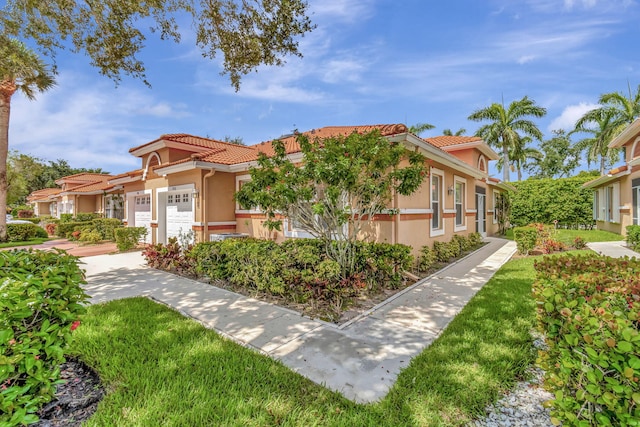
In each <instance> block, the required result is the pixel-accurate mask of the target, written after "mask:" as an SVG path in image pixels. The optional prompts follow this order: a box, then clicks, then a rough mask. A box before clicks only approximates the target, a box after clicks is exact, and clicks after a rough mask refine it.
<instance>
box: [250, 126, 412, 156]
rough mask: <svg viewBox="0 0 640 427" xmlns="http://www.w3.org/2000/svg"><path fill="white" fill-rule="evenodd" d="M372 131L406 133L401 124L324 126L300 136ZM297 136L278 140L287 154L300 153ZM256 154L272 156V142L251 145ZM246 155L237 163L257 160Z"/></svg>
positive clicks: (394, 133)
mask: <svg viewBox="0 0 640 427" xmlns="http://www.w3.org/2000/svg"><path fill="white" fill-rule="evenodd" d="M374 130H379V131H380V134H381V135H383V136H391V135H397V134H401V133H405V132H408V128H407V127H406V126H405V125H403V124H386V125H385V124H381V125H364V126H326V127H323V128H319V129H311V130H310V131H306V132H303V133H302V134H303V135H305V136H307V137H308V138H309V139H311V140H314V139H316V138H318V139H323V138H331V137H336V136H347V135H350V134H352V133H354V132H357V133H368V132H372V131H374ZM297 138H298V135H297V134H292V135H286V136H283V137H281V138H278V139H279V140H280V141H282V142H283V143H284V147H285V151H286V153H287V154H291V153H297V152H299V151H300V144H298V140H297ZM252 147H255V149H256V150H257V152H261V153H264V154H266V155H267V156H273V155H274V154H275V151H274V149H273V141H266V142H261V143H260V144H256V145H253V146H252ZM257 152H256V153H254V154H253V155H248V156H247V157H245V158H243V159H242V160H241V161H240V162H238V163H244V162H250V161H254V160H256V159H257V158H258V153H257Z"/></svg>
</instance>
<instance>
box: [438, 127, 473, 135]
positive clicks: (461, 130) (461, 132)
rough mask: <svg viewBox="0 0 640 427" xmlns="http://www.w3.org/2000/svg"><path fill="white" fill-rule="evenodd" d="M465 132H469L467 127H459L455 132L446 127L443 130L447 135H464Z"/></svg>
mask: <svg viewBox="0 0 640 427" xmlns="http://www.w3.org/2000/svg"><path fill="white" fill-rule="evenodd" d="M465 133H467V130H466V129H465V128H460V129H458V130H457V131H456V133H453V132H452V131H451V129H444V130H443V131H442V134H443V135H445V136H462V135H464V134H465Z"/></svg>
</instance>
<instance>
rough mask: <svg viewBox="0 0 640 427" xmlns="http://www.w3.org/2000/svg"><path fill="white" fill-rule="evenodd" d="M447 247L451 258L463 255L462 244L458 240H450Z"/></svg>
mask: <svg viewBox="0 0 640 427" xmlns="http://www.w3.org/2000/svg"><path fill="white" fill-rule="evenodd" d="M446 245H447V246H448V252H449V255H451V258H458V257H459V256H460V255H461V254H462V250H461V249H460V243H459V241H458V240H457V239H453V240H450V241H449V242H448V243H446Z"/></svg>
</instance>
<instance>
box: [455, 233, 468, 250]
mask: <svg viewBox="0 0 640 427" xmlns="http://www.w3.org/2000/svg"><path fill="white" fill-rule="evenodd" d="M451 241H452V242H455V243H457V244H458V246H459V247H460V253H462V252H466V251H468V250H469V249H471V247H472V246H471V241H470V240H469V238H468V237H467V236H463V235H462V234H454V235H453V237H452V238H451Z"/></svg>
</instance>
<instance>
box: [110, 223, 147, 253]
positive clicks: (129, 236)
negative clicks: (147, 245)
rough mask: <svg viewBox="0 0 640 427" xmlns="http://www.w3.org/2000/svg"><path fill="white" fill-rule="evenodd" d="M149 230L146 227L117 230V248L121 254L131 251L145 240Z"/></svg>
mask: <svg viewBox="0 0 640 427" xmlns="http://www.w3.org/2000/svg"><path fill="white" fill-rule="evenodd" d="M147 233H148V230H147V228H146V227H122V228H116V229H115V238H116V246H117V248H118V250H119V251H120V252H125V251H130V250H131V249H134V248H135V247H136V246H138V243H139V242H140V241H142V240H144V238H145V236H146V235H147Z"/></svg>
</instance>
